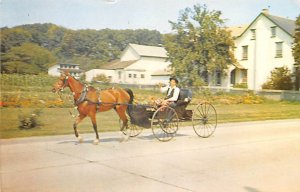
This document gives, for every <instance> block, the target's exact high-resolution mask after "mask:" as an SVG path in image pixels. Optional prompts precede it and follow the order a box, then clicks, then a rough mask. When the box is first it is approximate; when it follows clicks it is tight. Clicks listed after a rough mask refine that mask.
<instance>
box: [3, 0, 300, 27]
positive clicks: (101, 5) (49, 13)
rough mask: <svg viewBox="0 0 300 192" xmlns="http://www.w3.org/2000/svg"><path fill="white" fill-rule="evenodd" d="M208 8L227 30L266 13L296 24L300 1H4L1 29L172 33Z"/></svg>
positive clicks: (247, 22)
mask: <svg viewBox="0 0 300 192" xmlns="http://www.w3.org/2000/svg"><path fill="white" fill-rule="evenodd" d="M195 4H206V5H207V8H208V9H209V10H210V11H211V10H219V11H221V12H222V18H223V19H226V25H227V26H237V25H244V24H250V23H251V22H252V21H253V20H254V19H255V18H256V16H258V15H259V13H260V12H261V10H262V9H265V8H268V9H269V12H270V14H271V15H277V16H281V17H285V18H290V19H293V20H295V19H296V17H297V16H299V15H300V0H0V27H13V26H17V25H22V24H33V23H53V24H56V25H59V26H63V27H66V28H70V29H96V30H99V29H105V28H110V29H150V30H153V29H155V30H158V31H160V32H161V33H169V32H171V31H172V30H171V25H170V24H169V22H168V21H175V22H176V21H177V18H178V16H179V14H180V11H182V10H183V9H185V8H186V7H192V6H193V5H195Z"/></svg>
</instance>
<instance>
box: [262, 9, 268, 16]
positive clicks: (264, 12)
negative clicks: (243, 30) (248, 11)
mask: <svg viewBox="0 0 300 192" xmlns="http://www.w3.org/2000/svg"><path fill="white" fill-rule="evenodd" d="M261 12H262V13H263V14H265V15H269V9H263V10H262V11H261Z"/></svg>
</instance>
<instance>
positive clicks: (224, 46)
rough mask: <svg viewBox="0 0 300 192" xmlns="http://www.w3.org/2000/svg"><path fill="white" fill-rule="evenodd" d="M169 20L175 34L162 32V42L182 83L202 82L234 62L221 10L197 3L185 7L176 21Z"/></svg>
mask: <svg viewBox="0 0 300 192" xmlns="http://www.w3.org/2000/svg"><path fill="white" fill-rule="evenodd" d="M169 22H170V23H171V25H172V29H173V30H174V32H175V34H167V35H165V37H164V45H165V47H166V50H167V51H168V54H169V59H170V61H171V63H172V68H173V69H174V75H176V76H177V77H178V78H180V79H181V82H182V83H183V84H186V85H203V84H204V83H205V82H207V80H208V77H209V76H210V77H214V76H216V75H217V74H219V73H221V74H225V70H226V69H227V68H228V65H229V64H232V63H234V62H236V60H235V58H234V55H233V51H232V48H233V47H234V42H233V39H232V38H231V36H230V33H229V32H228V31H226V30H225V26H224V21H223V20H222V19H221V12H220V11H209V10H208V9H207V7H206V6H205V5H203V6H202V5H199V4H198V5H194V7H193V9H191V8H186V9H185V10H184V11H183V12H182V13H181V14H180V16H179V18H178V21H177V22H172V21H169ZM214 80H215V78H212V79H210V81H212V82H214Z"/></svg>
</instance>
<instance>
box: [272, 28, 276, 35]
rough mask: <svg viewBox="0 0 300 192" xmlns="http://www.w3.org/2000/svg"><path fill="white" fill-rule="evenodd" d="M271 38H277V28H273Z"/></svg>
mask: <svg viewBox="0 0 300 192" xmlns="http://www.w3.org/2000/svg"><path fill="white" fill-rule="evenodd" d="M271 37H276V27H271Z"/></svg>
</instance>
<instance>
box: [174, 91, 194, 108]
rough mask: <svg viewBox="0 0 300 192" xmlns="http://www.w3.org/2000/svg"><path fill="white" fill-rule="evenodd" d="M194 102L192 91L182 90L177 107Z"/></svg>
mask: <svg viewBox="0 0 300 192" xmlns="http://www.w3.org/2000/svg"><path fill="white" fill-rule="evenodd" d="M191 100H192V91H191V90H190V89H180V92H179V97H178V100H177V102H176V106H181V105H186V106H187V105H188V104H189V103H190V102H191Z"/></svg>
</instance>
